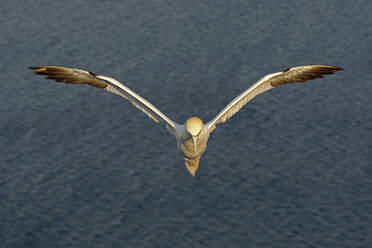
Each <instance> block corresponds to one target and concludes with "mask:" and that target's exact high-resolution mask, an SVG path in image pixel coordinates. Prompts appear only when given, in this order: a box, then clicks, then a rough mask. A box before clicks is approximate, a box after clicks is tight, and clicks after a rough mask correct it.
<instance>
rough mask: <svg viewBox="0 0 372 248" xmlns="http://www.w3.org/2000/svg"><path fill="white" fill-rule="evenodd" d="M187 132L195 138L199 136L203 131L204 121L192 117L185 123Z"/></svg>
mask: <svg viewBox="0 0 372 248" xmlns="http://www.w3.org/2000/svg"><path fill="white" fill-rule="evenodd" d="M185 128H186V131H187V132H188V133H189V134H190V135H191V136H193V137H195V136H198V135H199V133H200V131H201V130H202V129H203V121H202V120H201V119H200V118H198V117H191V118H189V119H187V121H186V123H185Z"/></svg>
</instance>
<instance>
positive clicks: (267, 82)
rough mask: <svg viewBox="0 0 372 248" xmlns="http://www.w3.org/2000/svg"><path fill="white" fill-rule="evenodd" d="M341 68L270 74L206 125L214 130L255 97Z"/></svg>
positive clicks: (296, 69)
mask: <svg viewBox="0 0 372 248" xmlns="http://www.w3.org/2000/svg"><path fill="white" fill-rule="evenodd" d="M338 70H342V68H341V67H335V66H328V65H307V66H298V67H292V68H289V69H287V70H284V71H281V72H276V73H271V74H268V75H266V76H264V77H263V78H261V79H260V80H258V81H257V82H256V83H255V84H253V85H252V86H251V87H249V88H248V89H247V90H245V91H244V92H243V93H241V94H240V95H239V96H237V97H236V98H234V99H233V100H232V101H231V102H230V103H229V104H228V105H227V106H226V107H225V108H224V109H223V110H222V111H221V112H220V113H219V114H218V115H216V117H215V118H213V119H212V120H211V121H210V122H208V123H207V124H206V125H207V126H208V127H209V128H210V130H214V128H215V127H216V124H218V123H223V122H225V121H226V120H228V119H229V118H230V117H231V116H233V115H234V114H235V113H236V112H238V111H239V110H240V109H241V108H242V107H243V106H244V105H246V104H247V103H248V102H249V101H250V100H252V99H253V98H254V97H255V96H257V95H259V94H261V93H263V92H265V91H267V90H270V89H272V88H274V87H277V86H279V85H284V84H288V83H293V82H305V81H307V80H311V79H315V78H322V77H324V75H326V74H332V73H334V72H336V71H338Z"/></svg>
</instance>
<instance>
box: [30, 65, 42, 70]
mask: <svg viewBox="0 0 372 248" xmlns="http://www.w3.org/2000/svg"><path fill="white" fill-rule="evenodd" d="M40 68H41V66H30V67H28V69H30V70H37V69H40Z"/></svg>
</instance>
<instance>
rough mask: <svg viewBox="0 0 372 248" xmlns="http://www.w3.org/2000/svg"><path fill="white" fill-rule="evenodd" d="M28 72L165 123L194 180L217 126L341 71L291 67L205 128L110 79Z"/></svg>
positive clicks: (39, 69) (54, 69) (62, 70)
mask: <svg viewBox="0 0 372 248" xmlns="http://www.w3.org/2000/svg"><path fill="white" fill-rule="evenodd" d="M30 69H31V70H33V71H34V72H35V73H37V74H43V75H46V78H49V79H54V80H55V81H57V82H65V83H71V84H89V85H91V86H95V87H97V88H101V89H105V90H107V91H110V92H112V93H115V94H118V95H120V96H122V97H124V98H126V99H128V100H129V101H130V102H131V103H132V104H133V105H134V106H135V107H137V108H138V109H140V110H142V111H143V112H144V113H145V114H147V115H148V116H149V117H150V118H152V119H153V120H154V121H156V122H162V123H164V124H165V126H166V128H167V129H168V131H169V132H170V133H171V134H173V135H174V136H175V137H176V139H177V148H178V150H179V151H180V152H181V153H182V154H183V157H184V160H185V165H186V168H187V169H188V171H189V173H190V174H191V175H192V176H193V177H194V176H195V172H196V170H197V169H198V167H199V159H200V157H201V155H202V154H203V153H204V152H205V150H206V148H207V141H208V138H209V136H210V134H211V132H212V131H213V130H214V129H215V128H216V125H217V124H219V123H223V122H225V121H226V120H227V119H229V118H230V117H231V116H232V115H234V114H235V113H236V112H238V111H239V110H240V109H241V108H242V107H243V106H244V105H245V104H246V103H247V102H249V101H250V100H251V99H252V98H254V97H255V96H257V95H258V94H261V93H263V92H265V91H267V90H269V89H272V88H274V87H276V86H279V85H283V84H287V83H292V82H305V81H307V80H310V79H315V78H319V77H323V75H325V74H332V73H334V72H336V71H338V70H342V68H340V67H335V66H326V65H309V66H298V67H292V68H289V69H287V70H284V71H281V72H276V73H271V74H268V75H266V76H264V77H263V78H261V79H260V80H258V81H257V82H256V83H255V84H253V85H252V86H251V87H249V88H248V89H247V90H245V91H244V92H242V93H241V94H240V95H239V96H237V97H236V98H235V99H233V100H232V101H231V102H230V103H229V104H228V105H227V106H226V107H225V108H224V109H223V110H222V111H221V112H220V113H219V114H217V115H216V117H215V118H213V119H212V120H211V121H209V122H207V123H205V124H204V123H203V121H202V120H201V119H200V118H198V117H191V118H189V119H187V120H186V122H185V124H184V125H180V124H177V123H176V122H174V121H172V120H171V119H169V118H168V117H167V116H166V115H164V114H163V113H162V112H161V111H159V110H158V109H157V108H155V107H154V106H153V105H152V104H151V103H150V102H148V101H147V100H145V99H144V98H142V97H141V96H139V95H138V94H136V93H135V92H133V91H132V90H130V89H129V88H128V87H126V86H125V85H123V84H122V83H120V82H119V81H117V80H115V79H113V78H110V77H106V76H102V75H97V74H95V73H92V72H88V71H84V70H79V69H71V68H67V67H59V66H34V67H30Z"/></svg>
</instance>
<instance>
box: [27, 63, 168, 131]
mask: <svg viewBox="0 0 372 248" xmlns="http://www.w3.org/2000/svg"><path fill="white" fill-rule="evenodd" d="M29 69H31V70H33V72H35V73H36V74H43V75H46V77H45V78H47V79H54V81H56V82H65V83H70V84H89V85H92V86H94V87H97V88H100V89H105V90H107V91H110V92H112V93H115V94H118V95H120V96H122V97H124V98H126V99H128V100H129V101H130V102H131V103H132V104H133V105H134V106H136V107H137V108H138V109H140V110H142V111H143V112H144V113H145V114H146V115H148V116H149V117H150V118H151V119H153V120H154V121H156V122H163V123H165V124H166V127H167V129H168V130H169V131H171V132H172V131H174V126H175V122H173V121H172V120H171V119H169V118H168V117H167V116H166V115H164V114H163V113H162V112H160V110H158V109H157V108H155V106H154V105H152V104H151V103H150V102H148V101H147V100H146V99H144V98H142V97H141V96H139V95H138V94H136V93H135V92H134V91H132V90H131V89H129V88H128V87H126V86H125V85H123V84H122V83H120V82H119V81H117V80H116V79H113V78H110V77H106V76H101V75H97V74H95V73H92V72H89V71H84V70H79V69H72V68H67V67H60V66H33V67H29Z"/></svg>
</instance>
